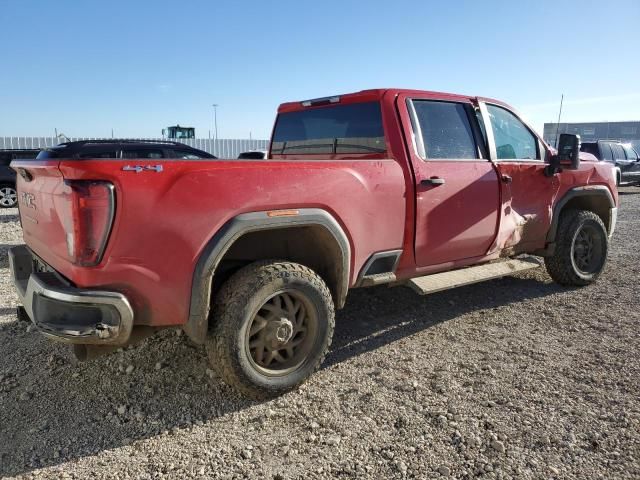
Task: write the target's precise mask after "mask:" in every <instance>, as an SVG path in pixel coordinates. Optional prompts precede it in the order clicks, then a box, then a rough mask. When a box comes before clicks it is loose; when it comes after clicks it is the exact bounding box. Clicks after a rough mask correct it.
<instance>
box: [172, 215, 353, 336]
mask: <svg viewBox="0 0 640 480" xmlns="http://www.w3.org/2000/svg"><path fill="white" fill-rule="evenodd" d="M269 258H272V259H282V260H289V261H294V262H298V263H301V264H303V265H306V266H307V267H309V268H312V269H314V270H316V271H317V273H318V274H319V275H320V276H321V277H322V278H323V279H324V280H325V282H326V283H327V285H328V286H329V289H330V290H331V294H332V296H333V299H334V302H335V304H336V307H338V308H341V307H342V306H343V305H344V302H345V300H346V296H347V291H348V289H349V280H350V266H351V247H350V244H349V240H348V238H347V235H346V234H345V232H344V230H343V229H342V227H341V226H340V224H339V223H338V221H337V220H336V219H335V218H334V217H333V216H332V215H331V214H330V213H329V212H327V211H326V210H322V209H319V208H303V209H296V210H286V211H275V212H266V211H261V212H248V213H243V214H240V215H237V216H236V217H234V218H232V219H231V220H229V221H228V222H227V223H225V224H224V225H223V227H222V228H221V229H220V230H219V231H218V232H216V233H215V234H214V236H213V237H212V238H211V239H210V240H209V242H208V243H207V244H206V245H205V247H204V248H203V250H202V252H201V253H200V255H199V257H198V261H197V263H196V267H195V270H194V273H193V282H192V286H191V302H190V307H189V318H188V320H187V323H186V324H185V325H184V327H183V329H184V331H185V333H186V334H187V335H188V336H189V337H190V338H191V340H193V341H194V342H195V343H198V344H202V343H204V341H205V338H206V335H207V330H208V326H209V321H208V320H209V312H210V307H211V305H210V304H211V293H212V289H213V288H214V287H215V286H216V284H217V282H216V280H218V281H219V280H220V279H221V278H224V276H225V275H226V274H228V273H229V272H233V271H235V270H234V268H235V269H237V268H239V267H240V266H242V265H245V264H247V263H250V262H252V261H257V260H265V259H269ZM236 266H237V268H236Z"/></svg>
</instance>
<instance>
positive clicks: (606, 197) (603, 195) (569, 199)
mask: <svg viewBox="0 0 640 480" xmlns="http://www.w3.org/2000/svg"><path fill="white" fill-rule="evenodd" d="M615 207H616V205H615V202H614V200H613V195H612V194H611V192H610V191H609V189H608V188H607V187H606V186H604V185H589V186H584V187H575V188H572V189H571V190H569V191H568V192H567V193H566V194H565V195H564V196H563V197H562V198H561V199H560V200H558V202H557V203H556V204H555V206H554V208H553V217H552V219H551V227H550V228H549V232H548V233H547V243H554V242H555V240H556V236H557V233H558V224H559V222H560V215H561V214H562V212H563V211H565V210H567V209H570V208H575V209H579V210H589V211H592V212H594V213H595V214H596V215H598V216H599V217H600V219H601V220H602V222H603V223H604V225H605V227H606V228H607V232H609V233H610V232H611V229H612V221H613V220H614V219H612V215H611V209H613V208H615Z"/></svg>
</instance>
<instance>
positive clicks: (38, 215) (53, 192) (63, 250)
mask: <svg viewBox="0 0 640 480" xmlns="http://www.w3.org/2000/svg"><path fill="white" fill-rule="evenodd" d="M58 166H59V162H58V161H57V160H41V161H40V160H29V161H13V162H12V163H11V167H13V169H14V170H16V171H17V172H18V174H17V175H16V186H17V190H18V207H19V209H20V221H21V223H22V232H23V236H24V241H25V243H26V244H27V245H28V246H29V247H30V248H31V249H32V250H33V251H34V252H35V253H36V254H38V255H39V256H41V257H42V258H43V259H44V260H45V261H47V262H51V263H59V262H60V261H61V260H63V261H66V262H68V258H69V255H68V252H67V240H66V231H65V228H64V225H63V223H62V219H61V218H60V216H59V214H58V212H59V210H60V209H59V208H56V206H57V205H58V204H59V203H64V202H67V201H68V195H69V191H70V189H69V187H67V186H66V185H65V184H64V179H63V178H62V173H61V172H60V169H59V168H58ZM56 260H57V261H56Z"/></svg>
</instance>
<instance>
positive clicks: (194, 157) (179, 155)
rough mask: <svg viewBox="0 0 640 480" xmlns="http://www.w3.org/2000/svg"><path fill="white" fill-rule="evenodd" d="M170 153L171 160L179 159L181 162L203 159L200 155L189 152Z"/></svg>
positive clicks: (176, 151) (175, 151) (177, 151)
mask: <svg viewBox="0 0 640 480" xmlns="http://www.w3.org/2000/svg"><path fill="white" fill-rule="evenodd" d="M172 152H173V157H172V158H179V159H181V160H197V159H199V158H203V157H201V156H200V155H196V154H195V153H193V152H191V151H189V150H172Z"/></svg>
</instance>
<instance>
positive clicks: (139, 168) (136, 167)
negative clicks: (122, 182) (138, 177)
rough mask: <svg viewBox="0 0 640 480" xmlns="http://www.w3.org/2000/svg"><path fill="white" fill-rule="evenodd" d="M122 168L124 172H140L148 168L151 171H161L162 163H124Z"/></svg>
mask: <svg viewBox="0 0 640 480" xmlns="http://www.w3.org/2000/svg"><path fill="white" fill-rule="evenodd" d="M122 170H124V171H125V172H136V173H140V172H142V171H145V170H149V171H152V172H158V173H160V172H162V165H125V166H124V167H122Z"/></svg>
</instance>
